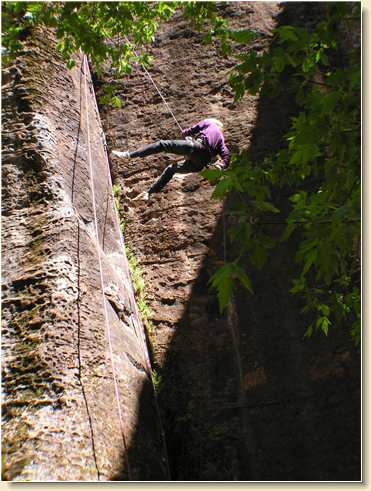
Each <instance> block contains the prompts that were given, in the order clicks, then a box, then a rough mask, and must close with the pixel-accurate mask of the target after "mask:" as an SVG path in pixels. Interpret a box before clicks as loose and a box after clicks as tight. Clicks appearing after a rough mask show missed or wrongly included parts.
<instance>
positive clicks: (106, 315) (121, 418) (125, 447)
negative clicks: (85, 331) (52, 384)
mask: <svg viewBox="0 0 371 491" xmlns="http://www.w3.org/2000/svg"><path fill="white" fill-rule="evenodd" d="M82 63H83V66H84V92H85V111H86V122H87V148H88V163H89V173H90V189H91V195H92V204H93V214H94V228H95V238H96V246H97V247H96V248H97V255H98V263H99V274H100V284H101V290H102V300H103V308H104V318H105V325H106V332H107V339H108V347H109V354H110V359H111V366H112V375H113V384H114V391H115V398H116V404H117V412H118V416H119V423H120V430H121V436H122V440H123V444H124V451H125V457H126V463H127V468H128V475H129V479H130V480H132V472H131V468H130V462H129V458H128V448H127V443H126V436H125V426H124V419H123V414H122V410H121V403H120V392H119V387H118V383H117V378H116V373H115V372H116V371H115V365H114V361H113V349H112V339H111V332H110V327H109V320H108V312H107V305H106V299H105V295H104V280H103V272H102V259H101V253H100V245H99V233H98V221H97V210H96V200H95V190H94V180H93V164H92V156H91V142H90V126H89V106H88V93H87V83H86V78H87V73H88V62H87V58H86V56H85V55H84V57H83V61H82Z"/></svg>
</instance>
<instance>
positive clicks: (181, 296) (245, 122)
mask: <svg viewBox="0 0 371 491" xmlns="http://www.w3.org/2000/svg"><path fill="white" fill-rule="evenodd" d="M220 9H222V10H223V11H224V13H225V14H226V15H227V16H228V17H229V19H230V22H231V25H232V26H234V27H238V28H248V27H251V28H253V29H257V30H259V31H260V32H262V33H263V34H264V36H263V38H262V40H261V41H260V40H259V42H257V43H256V45H255V48H256V49H258V50H259V49H262V46H263V45H264V44H265V45H267V40H268V39H269V37H268V36H269V33H270V32H271V30H272V29H273V28H274V27H275V25H277V23H279V22H282V23H284V22H285V19H286V20H287V17H289V16H290V15H291V16H293V17H294V18H296V16H298V19H299V20H300V19H307V18H308V13H309V14H310V13H311V12H310V9H311V7H310V6H309V7H308V9H309V11H306V12H304V11H303V12H300V15H298V10H297V9H298V4H295V3H294V4H293V6H288V5H286V6H285V7H280V6H279V5H278V4H274V3H266V2H264V3H263V2H262V3H259V2H241V3H238V2H230V3H229V2H226V3H223V2H221V3H220ZM295 9H296V10H295ZM304 10H305V8H304ZM152 54H153V56H154V58H155V59H156V63H155V64H154V66H153V68H152V69H151V74H152V76H153V78H154V79H155V81H156V82H157V83H158V85H159V86H160V88H161V91H162V92H163V94H164V96H165V97H166V99H167V101H168V103H169V104H170V106H171V108H172V109H173V111H174V112H175V114H176V117H177V118H178V120H179V122H180V124H181V125H182V127H187V126H189V125H190V124H192V123H195V122H196V121H198V120H200V119H202V118H204V117H206V116H209V117H218V118H220V119H221V120H222V121H223V122H224V125H225V128H226V131H225V135H226V141H227V142H228V144H229V146H230V147H231V149H232V150H237V149H239V150H242V149H244V150H246V151H247V152H248V153H249V155H250V157H251V158H252V159H254V158H257V157H259V158H262V157H263V156H264V155H265V154H268V153H269V151H271V150H272V149H274V148H275V145H277V141H279V136H280V135H281V134H282V132H284V131H285V129H286V128H287V125H288V123H289V117H290V112H291V111H292V101H290V100H264V99H259V98H258V97H251V96H245V97H244V99H243V100H242V101H241V102H240V103H238V104H235V103H234V102H233V98H232V94H231V91H230V89H229V88H228V84H227V83H226V78H227V75H228V71H229V70H230V69H231V68H232V67H233V65H234V62H233V61H231V60H228V59H223V58H220V57H219V56H218V55H217V53H216V50H215V48H213V47H210V46H205V45H203V44H202V41H201V36H200V35H199V34H197V33H195V32H194V31H192V30H191V29H190V27H189V25H188V24H187V23H186V22H185V21H184V20H182V18H181V17H180V16H178V17H176V18H175V19H174V20H172V21H171V22H169V23H168V24H167V25H166V26H164V27H163V29H162V30H161V32H160V33H159V35H158V36H157V39H156V42H155V44H154V46H153V48H152ZM106 79H107V80H109V77H108V76H107V78H106ZM114 87H115V90H116V95H119V96H120V97H121V99H122V100H123V102H124V106H123V108H122V109H120V110H118V109H111V110H108V109H107V108H105V109H102V111H103V122H104V127H105V131H106V134H107V141H108V144H109V147H111V148H118V149H129V150H134V149H137V148H138V147H140V146H142V145H144V144H148V143H150V142H152V141H155V140H159V139H168V138H178V137H179V132H178V129H177V126H176V124H175V122H174V120H173V119H172V118H171V116H170V115H169V113H168V111H167V109H166V107H165V106H164V104H163V102H162V100H161V99H160V97H159V96H158V94H157V92H156V91H155V89H154V88H153V86H152V84H151V82H150V81H149V80H148V78H146V77H145V75H144V74H143V73H142V72H141V71H140V70H139V69H138V70H136V71H135V72H134V73H133V74H132V75H131V76H128V77H125V78H124V79H123V80H122V81H119V82H117V81H115V85H114ZM172 161H173V157H172V156H169V155H157V156H152V157H147V158H145V159H132V160H130V161H119V160H115V159H114V160H113V172H114V176H115V178H116V179H117V180H118V182H120V184H121V185H122V188H123V190H124V195H125V199H124V208H125V219H126V229H125V235H126V240H127V242H128V244H129V245H130V247H131V248H132V249H133V250H134V252H135V254H136V256H137V258H138V260H139V262H140V265H141V268H142V269H143V271H144V275H145V279H146V289H147V296H148V302H149V304H150V307H151V310H152V312H153V322H154V324H155V347H154V358H155V361H156V363H157V364H158V365H159V366H160V367H161V368H162V383H161V388H160V396H159V404H160V408H161V412H162V415H163V422H164V427H165V433H166V439H167V445H168V454H169V461H170V468H171V477H172V479H173V480H186V481H188V480H196V481H197V480H227V481H228V480H357V479H360V385H359V370H360V365H359V354H357V352H356V350H355V349H354V347H353V346H352V343H351V341H350V340H349V338H348V336H347V334H346V332H344V331H343V330H342V329H340V328H339V329H338V330H336V332H334V333H332V335H331V336H329V338H324V337H318V338H316V337H314V338H313V339H311V340H309V341H308V340H303V332H304V327H305V326H304V322H303V319H302V315H301V313H300V309H301V306H300V305H299V304H298V303H297V302H296V301H294V300H293V298H292V297H291V296H289V294H288V293H287V292H288V291H289V289H290V285H289V279H288V278H289V272H290V271H291V270H292V267H293V260H292V257H293V251H292V248H290V247H291V246H288V245H285V246H281V247H280V248H278V249H277V251H276V255H275V257H274V258H273V259H272V260H271V261H270V262H269V264H268V265H267V266H266V267H265V268H264V269H263V270H262V271H261V272H260V273H259V275H256V277H255V278H253V282H254V290H255V295H254V296H253V297H252V296H249V295H247V294H246V292H237V294H236V296H235V299H234V302H233V304H232V305H231V307H230V308H229V311H228V312H227V314H226V315H224V316H221V315H219V313H218V308H217V302H216V298H215V295H214V293H212V292H210V291H209V289H208V279H209V278H210V275H211V273H212V272H213V271H214V270H215V267H216V266H217V264H220V263H221V262H222V261H223V260H224V259H228V257H229V254H230V250H229V248H228V247H229V245H228V241H226V239H225V234H224V232H223V230H224V226H225V220H226V218H225V217H223V209H227V207H228V203H225V204H221V203H218V202H216V201H213V200H212V199H210V198H211V194H212V191H213V188H212V186H211V185H210V184H209V183H207V182H206V181H205V180H203V179H202V178H201V177H200V176H199V175H196V174H195V175H192V174H189V175H185V176H180V177H176V178H174V179H173V180H172V181H171V182H170V183H169V184H168V185H167V187H166V188H165V189H164V190H163V191H162V192H161V193H159V194H157V195H155V196H154V197H153V200H151V202H150V203H149V204H143V203H140V202H139V203H138V202H137V201H133V198H134V197H135V196H136V195H137V194H138V193H139V192H141V191H143V190H144V189H146V188H147V187H148V186H149V185H150V183H152V182H153V180H154V179H155V178H156V177H157V176H158V175H159V174H160V173H161V172H162V170H163V169H164V168H165V166H166V165H168V164H169V163H170V162H172ZM278 232H279V230H278Z"/></svg>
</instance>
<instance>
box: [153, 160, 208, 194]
mask: <svg viewBox="0 0 371 491" xmlns="http://www.w3.org/2000/svg"><path fill="white" fill-rule="evenodd" d="M202 167H203V166H200V164H197V163H195V162H192V161H191V160H181V161H180V162H175V163H174V164H171V165H168V166H167V167H166V169H165V170H164V172H163V173H162V174H161V175H160V177H159V178H158V179H157V180H156V181H155V182H154V183H153V184H152V186H151V187H150V188H149V189H148V193H149V194H152V193H158V192H159V191H161V189H163V188H164V187H165V186H166V184H167V183H168V182H169V181H170V179H171V178H172V177H173V176H174V174H176V173H179V174H188V173H189V172H198V171H199V170H201V169H202Z"/></svg>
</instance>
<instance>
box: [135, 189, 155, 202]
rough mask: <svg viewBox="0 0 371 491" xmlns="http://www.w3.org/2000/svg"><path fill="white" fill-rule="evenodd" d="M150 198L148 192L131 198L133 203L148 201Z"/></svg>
mask: <svg viewBox="0 0 371 491" xmlns="http://www.w3.org/2000/svg"><path fill="white" fill-rule="evenodd" d="M150 196H151V195H150V193H149V192H148V191H143V192H142V193H140V194H138V196H136V197H135V198H133V201H149V199H150Z"/></svg>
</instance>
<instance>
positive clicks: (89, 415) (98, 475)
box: [71, 65, 100, 481]
mask: <svg viewBox="0 0 371 491" xmlns="http://www.w3.org/2000/svg"><path fill="white" fill-rule="evenodd" d="M82 68H83V67H82V65H81V67H80V86H79V99H80V108H79V115H80V117H79V125H78V129H77V142H76V148H75V152H74V159H73V172H72V189H71V202H72V207H73V209H74V211H75V216H76V221H77V299H76V306H77V365H78V379H79V382H80V385H81V392H82V397H83V399H84V404H85V409H86V413H87V416H88V423H89V429H90V438H91V446H92V452H93V458H94V464H95V469H96V471H97V478H98V481H100V472H99V467H98V459H97V452H96V447H95V436H94V427H93V421H92V417H91V412H90V407H89V403H88V398H87V395H86V391H85V386H84V382H83V377H82V366H83V363H82V361H83V360H82V355H81V285H80V279H81V260H80V220H79V217H78V212H77V209H76V208H75V205H74V189H75V172H76V162H77V153H78V147H79V141H80V132H81V114H82V111H81V107H82V90H81V87H82V78H83V77H82V75H83V69H82Z"/></svg>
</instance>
